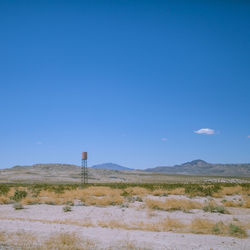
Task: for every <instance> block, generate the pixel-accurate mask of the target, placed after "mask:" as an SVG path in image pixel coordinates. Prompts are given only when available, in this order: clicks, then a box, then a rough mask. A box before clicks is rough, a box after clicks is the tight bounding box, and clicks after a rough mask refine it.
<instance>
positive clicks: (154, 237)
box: [0, 183, 250, 249]
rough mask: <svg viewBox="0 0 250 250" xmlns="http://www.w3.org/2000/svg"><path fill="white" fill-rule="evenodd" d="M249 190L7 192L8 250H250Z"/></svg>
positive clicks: (2, 210)
mask: <svg viewBox="0 0 250 250" xmlns="http://www.w3.org/2000/svg"><path fill="white" fill-rule="evenodd" d="M249 195H250V193H249V184H248V183H242V184H233V183H224V184H218V183H215V184H141V185H139V184H137V185H136V184H125V183H124V184H122V183H120V184H119V183H114V184H105V185H104V184H103V185H102V184H96V185H94V184H89V185H84V186H79V185H56V184H54V185H53V184H51V185H49V184H36V185H30V184H25V185H21V184H0V204H1V205H0V249H249V246H250V239H249V235H250V199H249Z"/></svg>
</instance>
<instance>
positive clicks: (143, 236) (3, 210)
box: [0, 197, 250, 250]
mask: <svg viewBox="0 0 250 250" xmlns="http://www.w3.org/2000/svg"><path fill="white" fill-rule="evenodd" d="M168 198H169V197H168ZM140 206H141V203H140V202H135V203H133V204H132V207H129V208H120V207H119V206H109V207H95V206H86V207H85V206H74V207H72V212H68V213H65V212H63V210H62V207H63V206H59V205H57V206H53V205H29V206H25V209H23V210H14V209H13V207H12V205H0V231H5V232H8V233H10V232H18V231H21V230H24V231H25V232H31V233H33V234H35V235H37V236H39V238H40V239H41V240H43V239H46V238H48V237H49V235H51V234H53V233H61V232H72V233H73V232H76V233H78V234H79V236H80V237H84V238H86V237H87V238H89V239H91V240H94V241H95V242H96V244H97V247H98V249H105V248H108V247H109V246H112V245H116V244H118V243H119V241H124V240H125V241H126V240H130V241H132V242H134V243H135V244H136V245H137V246H140V247H145V248H147V249H187V250H189V249H211V248H212V249H213V250H215V249H242V250H243V249H250V240H249V239H238V238H233V237H221V236H215V235H197V234H183V233H171V232H148V231H139V230H124V229H109V228H101V227H83V226H76V225H69V224H58V223H46V222H38V221H29V220H34V219H37V220H47V221H64V220H70V221H78V222H82V223H84V222H86V221H89V220H90V221H91V223H93V224H95V225H96V224H97V223H98V221H99V220H101V221H109V220H113V219H114V220H119V222H123V223H131V222H138V221H144V222H146V223H151V222H156V221H159V220H161V219H162V218H166V217H170V218H177V219H180V221H182V222H184V223H189V222H191V220H192V219H194V218H196V217H199V218H206V219H210V220H213V221H225V222H228V221H232V220H233V218H237V219H238V220H239V221H242V222H247V221H248V222H249V221H250V214H249V212H248V210H246V209H237V211H238V212H237V213H236V214H234V215H232V214H217V213H205V212H203V211H202V210H193V211H191V213H184V212H181V211H174V212H166V211H153V212H150V211H148V210H147V209H140ZM8 218H9V219H11V218H19V219H23V220H8Z"/></svg>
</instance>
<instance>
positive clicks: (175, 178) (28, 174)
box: [0, 164, 250, 183]
mask: <svg viewBox="0 0 250 250" xmlns="http://www.w3.org/2000/svg"><path fill="white" fill-rule="evenodd" d="M245 172H246V173H247V174H246V175H245V176H244V175H243V176H237V175H232V176H233V177H230V176H206V175H204V176H197V175H190V174H189V175H184V174H182V175H181V174H173V173H171V174H166V173H160V172H149V171H143V170H126V171H120V170H110V169H94V168H88V176H89V178H88V179H89V183H113V182H119V183H120V182H123V183H211V182H230V183H247V182H249V181H250V177H249V171H248V169H247V168H245ZM80 174H81V168H80V167H79V166H76V165H69V164H35V165H31V166H15V167H12V168H6V169H2V170H0V182H10V183H12V182H16V183H80V181H81V178H80Z"/></svg>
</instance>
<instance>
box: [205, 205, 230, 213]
mask: <svg viewBox="0 0 250 250" xmlns="http://www.w3.org/2000/svg"><path fill="white" fill-rule="evenodd" d="M202 209H203V211H204V212H210V213H221V214H227V213H228V211H227V210H226V209H225V207H223V206H218V205H217V204H216V203H215V202H209V203H208V204H207V205H206V206H204V207H203V208H202Z"/></svg>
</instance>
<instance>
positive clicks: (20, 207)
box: [13, 203, 24, 210]
mask: <svg viewBox="0 0 250 250" xmlns="http://www.w3.org/2000/svg"><path fill="white" fill-rule="evenodd" d="M13 208H14V209H15V210H21V209H24V207H23V205H22V204H21V203H15V204H13Z"/></svg>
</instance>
